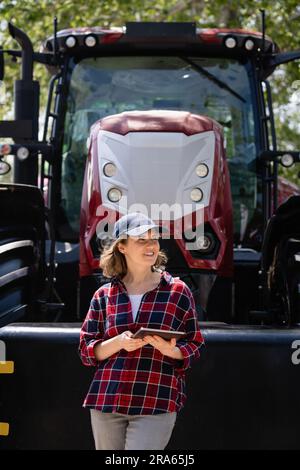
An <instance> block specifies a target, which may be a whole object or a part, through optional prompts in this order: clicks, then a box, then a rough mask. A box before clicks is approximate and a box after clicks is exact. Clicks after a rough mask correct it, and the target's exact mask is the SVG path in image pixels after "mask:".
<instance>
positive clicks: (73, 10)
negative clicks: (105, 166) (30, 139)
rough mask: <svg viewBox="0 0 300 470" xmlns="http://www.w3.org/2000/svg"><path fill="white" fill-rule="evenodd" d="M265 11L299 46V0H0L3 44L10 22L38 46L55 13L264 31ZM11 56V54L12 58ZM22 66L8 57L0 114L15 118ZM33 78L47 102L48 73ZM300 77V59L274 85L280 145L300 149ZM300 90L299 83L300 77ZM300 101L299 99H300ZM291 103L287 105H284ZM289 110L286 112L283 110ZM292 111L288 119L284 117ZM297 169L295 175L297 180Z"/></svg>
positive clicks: (79, 21) (79, 20)
mask: <svg viewBox="0 0 300 470" xmlns="http://www.w3.org/2000/svg"><path fill="white" fill-rule="evenodd" d="M262 8H263V9H265V11H266V26H267V34H268V35H269V36H270V37H271V38H272V39H273V40H274V41H275V42H277V44H278V45H279V46H280V49H281V50H282V51H286V50H295V49H299V44H300V27H299V26H300V6H299V2H298V0H279V1H276V0H275V1H274V0H265V1H258V0H250V1H248V2H244V4H241V2H240V0H213V1H211V0H156V1H155V2H154V1H153V0H100V1H99V0H98V1H96V2H95V1H92V0H76V2H75V1H74V0H64V1H59V0H2V1H1V3H0V18H1V20H0V43H2V45H3V47H4V49H6V48H17V47H18V45H17V44H16V42H15V41H14V40H13V39H12V38H11V37H10V36H9V34H8V31H7V22H8V21H12V22H13V23H14V24H15V25H16V26H18V27H19V28H21V29H23V30H24V31H25V32H27V34H28V35H29V37H30V38H31V40H32V42H33V46H34V49H35V50H39V48H40V45H41V43H42V42H43V41H44V40H45V39H46V38H47V37H49V36H51V35H52V32H53V18H54V16H57V19H58V25H59V29H64V28H70V27H76V26H77V27H81V26H102V27H104V28H109V27H111V26H123V25H124V24H125V22H126V21H195V22H196V24H197V27H199V28H205V27H238V28H248V29H253V30H261V15H260V9H262ZM10 60H11V59H10ZM18 74H19V65H18V64H16V63H13V62H11V61H10V62H8V63H7V62H6V79H5V82H6V103H5V104H4V105H2V107H1V111H0V118H2V119H3V117H4V116H5V117H6V118H7V117H9V118H11V117H12V110H11V103H12V101H13V97H12V83H13V77H14V78H16V77H18ZM35 78H36V79H38V80H40V81H41V89H42V90H43V91H44V93H42V97H41V104H42V106H44V105H45V100H46V93H45V92H46V90H47V83H46V82H47V80H48V76H47V73H46V71H45V69H44V67H42V66H41V65H38V66H36V68H35ZM299 79H300V69H299V61H298V62H293V63H290V64H288V65H287V66H285V67H284V73H281V74H275V75H274V77H273V78H272V79H271V81H272V87H273V90H274V96H273V100H274V107H275V110H276V122H277V133H278V137H279V139H278V140H279V145H278V146H280V147H281V148H283V147H287V146H288V147H289V148H293V149H299V148H300V137H299V136H300V130H299V122H298V120H299V118H298V115H297V112H296V111H295V112H294V113H291V111H290V108H289V104H290V101H291V97H292V94H293V93H294V92H295V91H296V90H295V87H294V84H295V83H296V81H297V80H299ZM299 90H300V82H299ZM299 93H300V91H299ZM299 104H300V101H299ZM286 107H287V108H286ZM286 109H287V110H289V111H288V112H287V114H286V113H285V110H286ZM287 115H288V118H285V116H287ZM294 174H295V171H294V170H293V175H292V176H291V175H290V176H291V177H294V179H295V175H294Z"/></svg>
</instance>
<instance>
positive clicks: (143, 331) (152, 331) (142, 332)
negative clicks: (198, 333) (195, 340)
mask: <svg viewBox="0 0 300 470" xmlns="http://www.w3.org/2000/svg"><path fill="white" fill-rule="evenodd" d="M147 335H150V336H154V335H157V336H161V337H162V338H164V339H167V340H169V339H171V338H176V339H180V338H183V337H184V336H185V333H184V332H183V331H171V330H160V329H156V328H144V327H143V326H142V327H141V328H140V329H139V330H138V331H137V332H136V333H135V334H134V335H133V336H132V338H134V339H136V338H144V336H147Z"/></svg>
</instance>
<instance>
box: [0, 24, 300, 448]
mask: <svg viewBox="0 0 300 470" xmlns="http://www.w3.org/2000/svg"><path fill="white" fill-rule="evenodd" d="M54 26H55V27H54V34H53V36H52V37H50V38H49V39H48V40H46V41H45V43H44V44H43V49H42V52H39V53H35V52H34V51H33V48H32V44H31V42H30V40H29V38H28V36H27V35H26V34H25V33H24V32H23V31H21V30H19V29H18V28H16V27H15V26H13V25H12V24H10V25H9V30H10V34H11V35H12V37H13V38H15V39H16V41H17V42H18V43H19V45H20V46H21V50H8V51H0V52H1V53H2V55H0V59H1V60H0V72H1V75H2V77H0V78H2V79H3V75H4V65H3V64H4V62H3V54H4V53H6V54H8V55H10V56H13V57H15V58H18V57H21V58H22V77H21V79H20V80H16V82H15V120H14V121H2V122H1V123H0V136H1V137H11V138H12V139H13V140H14V143H13V144H10V145H8V144H4V145H2V146H1V152H0V153H1V155H0V171H1V172H2V174H4V173H5V172H8V171H9V169H10V166H9V163H8V161H7V160H6V155H14V182H13V183H10V184H8V183H1V184H0V213H1V220H0V326H5V325H9V326H6V327H5V328H3V329H2V330H0V333H1V334H0V337H1V339H2V340H3V341H5V342H7V344H8V345H9V352H10V355H11V356H13V357H12V360H14V361H15V362H16V364H17V363H19V364H20V361H23V356H22V354H21V352H20V349H18V346H17V345H18V344H20V342H21V343H22V342H24V343H23V344H26V350H27V351H28V352H27V355H24V358H25V359H24V368H23V369H22V370H23V371H27V373H28V374H30V369H27V368H28V367H29V364H31V363H32V362H31V359H30V358H32V357H36V354H37V349H36V347H38V348H40V350H42V349H43V348H44V347H45V348H46V349H45V351H46V350H47V357H48V354H49V357H51V358H52V359H53V363H55V364H56V366H57V367H58V369H57V368H56V369H55V370H54V366H53V367H49V368H47V374H50V375H51V377H52V379H53V380H56V379H55V377H56V376H57V374H59V373H60V377H61V382H60V384H61V387H65V386H66V381H67V380H68V381H69V382H68V387H69V386H70V383H72V380H73V378H70V377H71V371H72V370H73V368H74V367H75V368H76V367H77V366H73V362H72V361H73V356H71V355H70V354H71V353H70V351H71V349H70V348H71V346H68V345H72V348H74V347H75V346H74V345H75V344H76V341H77V340H78V332H79V325H80V322H81V321H82V319H83V318H84V316H85V314H86V312H87V309H88V305H89V302H90V299H91V297H92V295H93V293H94V292H95V290H96V289H98V288H99V286H101V284H103V283H105V282H107V279H106V278H104V276H103V274H102V271H101V266H100V264H99V260H100V255H101V250H102V249H103V246H104V245H105V244H106V243H107V242H109V239H110V230H111V227H112V224H113V223H114V221H115V220H117V219H118V218H119V217H120V216H122V215H123V214H125V213H127V212H128V211H129V212H130V211H137V210H139V211H141V212H147V214H148V215H149V216H150V217H151V218H153V219H154V220H156V221H158V222H159V224H160V225H161V226H162V227H163V226H164V227H165V228H167V236H165V235H162V240H161V246H162V248H163V249H164V250H165V251H166V253H167V256H168V259H169V261H168V265H167V267H166V269H167V270H168V271H169V272H170V273H171V274H173V275H176V276H180V278H181V279H183V280H184V281H185V282H186V283H187V284H188V285H189V287H190V288H191V290H192V292H193V294H194V297H195V303H196V308H197V311H198V315H199V321H201V326H202V330H203V332H204V335H206V337H207V341H206V344H207V345H208V346H210V347H211V350H210V351H214V353H213V354H215V359H216V358H218V354H219V352H220V354H221V353H222V355H221V357H222V358H223V355H224V354H225V353H226V352H227V354H229V356H227V357H230V358H231V359H232V360H231V364H235V369H234V368H233V369H226V367H227V366H226V359H225V365H224V364H223V360H222V365H221V362H218V361H217V362H218V364H219V365H218V367H219V369H218V371H216V373H215V374H214V378H213V379H212V378H211V377H210V378H209V379H208V377H209V373H210V372H209V371H210V370H212V369H205V360H204V365H200V366H199V367H200V368H201V367H202V369H197V370H196V371H195V372H194V375H193V376H192V377H191V382H190V383H191V388H192V390H193V393H194V395H193V398H192V399H191V403H192V404H193V413H192V415H193V416H194V418H187V417H186V418H184V422H185V424H191V422H189V421H188V420H189V419H194V420H196V421H197V419H198V418H197V417H199V416H200V415H199V414H197V410H198V406H200V407H201V405H202V404H203V403H206V404H207V407H206V409H207V410H210V409H211V407H210V405H211V406H215V403H216V402H217V403H221V402H222V400H221V402H220V401H218V397H217V398H216V397H215V396H214V394H212V393H211V389H210V388H209V387H211V386H213V390H219V391H220V393H221V391H222V390H221V389H220V387H219V384H218V377H223V382H222V384H223V385H222V387H225V390H227V388H226V387H227V386H228V387H229V388H230V387H233V390H234V391H233V392H232V393H233V395H234V396H235V400H236V402H238V403H240V404H242V405H243V407H242V410H243V412H242V413H244V415H247V416H248V421H247V419H246V420H245V423H248V424H249V420H251V416H257V414H255V413H252V414H251V406H249V407H248V408H247V403H248V404H249V403H252V402H251V399H249V397H247V400H245V401H243V402H242V398H241V397H242V396H243V393H245V394H247V393H248V392H249V390H250V389H251V387H250V386H249V384H250V383H251V384H252V385H253V383H254V382H255V384H257V390H256V389H255V393H254V396H260V398H261V400H263V399H264V393H267V392H266V390H267V387H265V388H264V387H263V386H261V385H259V384H261V383H262V381H264V380H267V379H266V377H268V374H270V373H271V372H270V371H271V370H272V367H273V363H272V360H271V357H269V356H268V345H269V346H270V345H272V347H273V348H274V354H276V357H277V358H280V361H281V362H280V364H279V366H278V367H280V374H282V377H284V379H283V380H284V381H285V382H283V383H288V382H290V383H293V390H294V389H297V387H298V386H299V374H298V375H297V376H296V375H295V373H294V372H295V365H294V362H292V363H291V364H292V365H291V364H290V362H291V361H290V355H291V344H294V343H293V340H296V339H297V335H299V334H300V330H299V328H298V326H299V322H300V300H299V299H300V294H299V292H300V258H299V257H300V217H299V216H300V191H299V188H298V187H297V186H296V185H293V184H291V183H289V182H287V181H286V180H283V179H282V178H280V177H279V176H278V168H279V166H280V165H283V166H292V165H296V164H297V163H298V162H299V152H296V151H295V152H290V151H289V152H287V151H284V150H283V149H280V150H278V148H277V143H276V132H275V126H274V118H273V112H272V97H271V89H270V85H269V82H268V77H269V76H270V75H271V74H272V72H273V71H274V70H275V68H276V67H277V66H279V65H280V64H283V63H286V62H289V61H291V60H296V59H299V58H300V52H299V51H295V52H286V53H281V52H280V51H279V49H278V47H277V45H276V44H275V43H274V42H273V41H272V40H271V39H270V38H268V37H267V36H266V35H265V31H263V32H262V33H257V32H253V31H246V30H242V29H197V28H196V26H195V24H194V23H128V24H127V25H126V28H121V29H115V30H114V29H111V30H104V29H102V28H100V27H92V28H78V29H66V30H63V31H60V32H57V30H56V29H57V28H56V23H55V25H54ZM34 62H39V63H42V64H45V66H46V67H47V68H48V70H49V73H50V75H51V80H50V87H49V98H48V104H47V109H46V115H45V123H44V129H43V138H42V139H41V140H38V131H39V128H38V122H39V84H38V82H37V81H35V80H33V63H34ZM14 322H19V323H14ZM287 327H289V328H287ZM262 344H263V345H264V347H263V349H262V350H261V356H260V357H259V358H258V360H259V361H261V358H262V357H263V358H264V361H265V362H263V363H264V364H265V368H264V367H261V368H257V367H256V365H255V362H254V363H252V362H251V366H249V369H248V371H249V374H248V376H245V377H244V378H243V377H242V376H243V373H242V372H241V374H240V376H239V377H237V376H235V375H232V374H233V371H234V370H237V369H236V367H243V364H245V363H246V362H247V358H249V357H250V356H251V354H254V356H255V354H258V353H257V351H258V350H259V348H260V347H261V345H262ZM51 345H53V349H51V348H52V346H51ZM228 345H229V346H230V347H229V348H228V347H227V346H228ZM54 346H55V347H54ZM292 347H295V346H292ZM49 348H50V349H49ZM253 348H254V349H253ZM208 349H209V348H208ZM72 351H73V350H72ZM253 351H254V352H253ZM59 355H60V356H61V355H63V356H64V357H65V358H66V361H67V363H68V364H69V368H68V370H69V372H70V374H67V373H66V372H65V371H64V369H63V365H61V366H58V365H57V364H58V363H57V358H58V357H59ZM249 355H250V356H249ZM29 356H30V357H29ZM204 356H205V357H206V358H208V362H207V363H206V364H209V360H210V359H209V353H206V352H205V353H204ZM254 356H253V357H254ZM71 357H72V360H71ZM210 357H212V356H210ZM237 358H238V359H237ZM287 358H288V359H287ZM28 359H29V360H28ZM204 359H205V358H204ZM219 359H220V358H218V360H219ZM287 360H289V363H288V364H289V366H288V367H287V369H284V367H285V366H286V365H287V362H286V361H287ZM68 361H69V362H68ZM236 361H238V363H237V362H236ZM245 361H246V362H245ZM278 361H279V359H278ZM260 364H261V363H260ZM284 364H285V365H284ZM223 365H224V367H223ZM43 370H44V369H43ZM225 370H227V373H226V374H225V372H224V371H225ZM283 370H284V371H283ZM44 373H45V372H41V374H42V375H43V374H44ZM80 373H81V374H83V372H80ZM218 373H219V375H218ZM24 374H25V372H24ZM72 374H73V372H72ZM76 374H79V372H78V371H77V369H76ZM224 374H225V376H224ZM42 375H41V376H42ZM41 376H38V377H37V378H34V379H33V381H32V383H31V382H30V383H29V384H28V389H29V390H31V387H32V389H34V390H36V389H38V388H39V387H42V388H43V387H44V385H45V383H47V380H45V381H42V383H43V384H41V381H40V380H39V377H41ZM199 376H201V378H203V381H204V382H205V383H207V384H208V385H207V389H205V387H204V389H203V390H204V391H203V390H201V391H200V390H199V386H198V385H197V384H198V382H199V381H198V377H199ZM253 376H254V377H255V381H254V380H253ZM47 377H48V378H49V376H48V375H47ZM72 377H73V375H72ZM276 377H277V375H276ZM276 377H275V376H274V377H273V376H272V377H271V378H270V380H269V382H268V383H269V385H270V386H272V384H273V381H274V380H276ZM52 379H51V380H52ZM49 380H50V379H49ZM84 380H85V379H84ZM70 381H71V382H70ZM203 381H202V382H201V383H203ZM241 381H242V382H241ZM241 383H243V386H244V385H245V387H246V388H245V390H244V392H243V393H240V394H238V390H240V388H239V387H241ZM63 384H64V385H63ZM33 387H34V388H33ZM74 387H77V388H76V393H74V394H72V396H74V397H78V395H80V393H79V390H78V384H77V383H76V385H75V382H74ZM16 388H17V389H18V387H16ZM4 390H5V391H8V393H7V394H5V396H4V397H3V400H5V401H6V403H8V405H7V409H8V410H10V411H11V413H8V417H7V420H9V419H10V416H11V414H12V415H13V418H11V419H12V421H14V420H15V421H16V422H17V423H18V424H17V425H16V432H15V435H14V438H11V440H9V439H10V438H7V440H6V443H7V447H11V448H32V446H35V448H45V447H43V446H45V445H46V444H45V443H44V441H43V439H42V438H41V436H40V433H39V430H38V427H37V428H35V427H34V426H33V427H31V430H30V433H27V432H24V429H25V428H23V426H22V424H21V422H20V419H21V418H20V416H23V415H24V416H25V417H26V414H27V411H22V413H23V414H22V413H21V411H20V410H19V415H18V416H19V417H16V415H15V412H14V411H12V410H13V403H15V400H16V397H15V395H14V393H10V390H11V385H9V384H7V386H5V388H4ZM43 390H44V389H43ZM74 390H75V389H74ZM228 390H229V389H228ZM280 390H281V389H280ZM281 392H282V397H285V399H286V401H287V402H289V398H288V397H289V396H290V395H291V394H292V392H291V389H289V390H281ZM43 393H44V392H43ZM45 393H46V392H45ZM64 393H66V396H68V397H69V394H68V393H67V392H66V388H62V389H61V396H65V395H64ZM27 395H28V401H27V402H26V404H25V406H23V408H22V410H29V409H30V408H31V409H32V407H31V405H30V396H31V392H30V393H29V392H28V394H27ZM43 396H44V397H45V396H47V399H49V403H52V401H51V400H52V398H51V396H50V395H48V392H47V393H46V395H44V394H43ZM199 396H201V399H202V401H201V403H200V405H199V404H198V397H199ZM10 397H11V398H10ZM239 397H240V398H239ZM69 398H70V397H69ZM69 398H68V399H69ZM76 399H77V398H76ZM268 399H270V402H269V403H270V405H271V404H273V405H274V403H273V402H272V400H275V398H274V397H273V398H270V397H268ZM10 400H11V403H10ZM72 400H73V401H72ZM72 400H71V405H70V401H69V402H68V407H70V406H71V408H72V407H73V408H72V410H73V411H72V414H73V413H74V407H75V403H76V406H80V405H79V404H78V402H77V401H74V400H75V398H74V399H73V398H72ZM211 400H212V401H211ZM239 400H241V402H239ZM37 403H38V405H37V407H36V409H37V410H38V412H39V415H40V414H41V413H45V414H44V415H43V416H45V426H46V427H47V429H48V423H50V424H49V426H51V425H54V421H53V420H56V421H55V422H56V423H57V419H58V420H59V419H60V420H64V421H65V419H64V416H63V414H62V415H61V416H60V418H58V416H56V415H55V411H53V413H54V414H53V415H51V416H50V415H48V413H47V412H46V410H45V407H44V406H43V404H42V400H40V399H37ZM291 403H292V401H291ZM10 405H11V406H10ZM49 406H50V408H51V409H53V407H51V405H49ZM287 406H288V405H287ZM204 408H205V407H204ZM216 409H218V406H217V408H216ZM281 409H282V412H283V408H281ZM41 410H42V411H41ZM271 410H273V408H270V410H269V411H270V413H269V412H268V413H269V414H268V416H269V415H270V417H271V416H272V418H270V420H271V421H270V422H271V425H270V433H271V437H270V434H268V433H267V432H266V433H265V435H267V434H268V435H269V437H270V439H269V440H268V439H267V437H262V435H260V436H259V433H258V434H255V433H253V434H251V436H250V437H249V438H247V439H248V441H249V442H250V444H249V445H250V446H251V445H252V446H254V447H259V448H261V446H262V447H263V446H264V444H265V445H266V446H267V447H268V446H269V447H270V445H269V444H270V442H272V445H273V444H274V446H275V448H276V446H277V447H278V445H279V444H278V443H280V442H281V441H280V439H281V434H280V432H279V431H278V428H277V427H276V423H275V424H274V419H275V418H274V416H273V415H272V413H271ZM293 410H294V409H293ZM284 411H285V413H287V409H286V408H285V409H284ZM290 411H291V413H290V414H291V416H292V405H291V410H290ZM0 412H1V411H0ZM190 412H191V411H190ZM223 412H224V410H223V411H222V410H221V409H218V411H217V412H216V413H217V415H218V418H219V417H220V415H219V413H223ZM76 413H77V412H76ZM76 413H75V414H76ZM78 413H79V411H78ZM224 413H225V412H224ZM237 413H238V412H237ZM293 413H294V411H293ZM2 414H3V413H2ZM288 415H289V414H288ZM296 415H297V413H296ZM55 416H56V418H55ZM237 416H238V414H237V415H236V416H235V415H234V416H231V419H228V422H234V421H235V418H236V419H238V418H237ZM289 416H290V415H289ZM291 416H290V418H291V419H290V421H289V428H288V431H287V430H285V432H286V434H288V436H289V441H286V442H288V443H289V444H287V446H288V445H290V446H292V447H293V445H294V446H297V444H296V443H295V444H293V442H296V441H293V437H292V436H293V433H294V431H295V429H297V423H296V421H295V420H294V418H293V417H291ZM223 417H224V416H223ZM78 419H79V421H80V420H82V419H83V418H81V417H79V418H78ZM203 419H204V421H205V419H206V414H205V412H204V415H203ZM216 419H217V417H216ZM224 419H225V418H224ZM185 420H186V421H185ZM232 420H233V421H232ZM272 420H273V421H272ZM196 421H195V422H194V423H192V426H191V425H190V426H189V428H190V429H193V426H194V425H197V422H196ZM279 421H280V419H279V418H278V422H279ZM294 421H295V422H294ZM205 422H206V421H205ZM208 422H210V424H209V425H208V427H207V428H206V431H207V432H206V435H205V436H204V437H203V440H202V444H201V445H203V446H204V448H212V447H213V446H214V444H213V442H215V435H214V433H213V429H216V426H217V425H216V422H214V419H211V415H210V416H209V415H207V423H208ZM272 423H273V424H272ZM210 426H211V427H210ZM253 426H254V425H253ZM217 427H218V426H217ZM49 429H50V427H49ZM62 429H63V431H62V435H63V436H64V437H63V439H62V441H61V443H60V444H58V442H57V440H56V439H55V438H54V437H53V438H52V441H51V439H50V440H49V436H48V435H47V433H46V434H45V435H46V437H47V439H46V440H47V446H49V448H50V447H52V448H64V446H70V445H71V444H70V442H71V440H70V436H69V435H68V432H67V430H66V428H65V427H64V425H63V424H62ZM82 429H85V428H84V426H83V427H82ZM184 429H187V427H186V426H183V427H182V431H181V428H179V431H178V433H177V434H175V437H174V440H173V441H171V447H172V446H173V448H180V445H185V446H189V445H191V448H196V447H195V446H196V445H197V444H196V441H195V440H193V439H195V438H192V437H191V436H190V437H189V439H190V441H189V443H188V441H187V439H188V438H187V437H186V436H185V434H184V432H183V430H184ZM248 429H249V430H250V429H251V425H250V427H249V428H248ZM268 429H269V428H268ZM19 431H20V432H19ZM220 432H221V431H220ZM245 432H246V430H245ZM247 432H248V431H247ZM249 432H250V431H249ZM296 435H297V433H296ZM24 436H25V437H24ZM26 436H27V437H26ZM230 436H231V437H230ZM259 438H260V441H258V439H259ZM230 439H233V440H234V442H235V443H236V446H237V447H238V448H241V446H242V441H241V435H240V433H239V428H238V427H236V426H235V427H234V426H233V425H232V426H231V427H230V429H228V428H226V429H224V432H223V434H222V436H221V437H220V439H219V441H218V442H219V444H220V445H219V448H228V447H230V445H231V442H233V441H232V440H230ZM248 441H247V442H248ZM76 442H81V443H82V442H84V444H82V445H83V446H86V447H88V446H89V444H88V443H86V440H85V438H83V436H82V435H81V434H80V432H79V431H78V434H77V437H75V438H74V436H73V439H72V445H75V444H74V443H76ZM182 442H183V443H185V444H182ZM33 443H34V444H33ZM60 446H62V447H60ZM176 446H177V447H176ZM178 446H179V447H178ZM271 447H272V446H271ZM68 448H70V447H68ZM183 448H185V447H183ZM187 448H188V447H187Z"/></svg>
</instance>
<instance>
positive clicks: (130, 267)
mask: <svg viewBox="0 0 300 470" xmlns="http://www.w3.org/2000/svg"><path fill="white" fill-rule="evenodd" d="M158 229H159V227H158V225H156V224H155V223H154V222H153V221H152V220H151V219H149V218H148V217H146V216H144V215H143V214H141V213H136V212H135V213H131V214H128V215H125V216H123V217H121V218H120V219H119V220H118V221H117V222H116V224H115V226H114V232H113V236H114V238H115V241H114V242H113V244H112V245H111V246H110V247H109V248H107V249H106V250H105V251H104V252H103V254H102V256H101V263H100V264H101V268H102V270H103V274H104V275H105V276H107V277H111V278H112V279H111V282H109V283H107V284H105V285H103V286H101V287H100V288H99V289H98V290H97V291H96V292H95V294H94V296H93V298H92V301H91V305H90V309H89V311H88V313H87V316H86V319H85V321H84V323H83V325H82V329H81V334H80V346H79V352H80V355H81V359H82V362H83V364H84V365H87V366H96V367H97V370H96V373H95V376H94V379H93V381H92V383H91V386H90V389H89V392H88V394H87V396H86V398H85V401H84V404H83V406H84V407H87V408H90V411H91V423H92V430H93V436H94V440H95V446H96V449H102V450H106V449H111V450H122V449H125V450H138V449H151V450H161V449H164V448H165V447H166V445H167V444H168V441H169V439H170V437H171V434H172V430H173V427H174V425H175V421H176V416H177V413H178V412H179V411H180V410H181V409H182V407H183V405H184V403H185V400H186V395H185V377H184V375H185V370H186V369H188V368H189V367H190V365H191V362H192V361H193V360H194V359H197V358H198V357H199V349H200V347H201V345H202V344H203V338H202V335H201V332H200V330H199V327H198V322H197V316H196V312H195V306H194V300H193V296H192V293H191V291H190V290H189V288H188V287H187V285H186V284H185V283H184V282H182V281H181V280H179V278H173V277H172V276H171V275H170V274H169V273H167V272H163V271H162V270H161V269H160V268H161V267H162V265H163V264H165V262H166V257H165V255H164V253H162V252H161V251H160V249H159V240H158V239H159V232H158ZM140 327H150V328H160V329H165V330H179V331H184V332H185V333H186V336H185V337H184V339H180V340H179V341H177V344H176V340H175V339H174V338H173V339H171V340H169V341H168V340H165V339H163V338H161V337H159V336H155V335H154V336H152V335H151V336H146V337H145V338H144V339H134V338H132V336H133V335H134V333H135V332H136V331H137V330H138V329H139V328H140Z"/></svg>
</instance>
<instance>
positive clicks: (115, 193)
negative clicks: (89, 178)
mask: <svg viewBox="0 0 300 470" xmlns="http://www.w3.org/2000/svg"><path fill="white" fill-rule="evenodd" d="M107 197H108V199H109V200H110V201H111V202H118V201H120V199H121V197H122V192H121V191H120V190H119V189H118V188H111V189H110V190H109V191H108V193H107Z"/></svg>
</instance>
